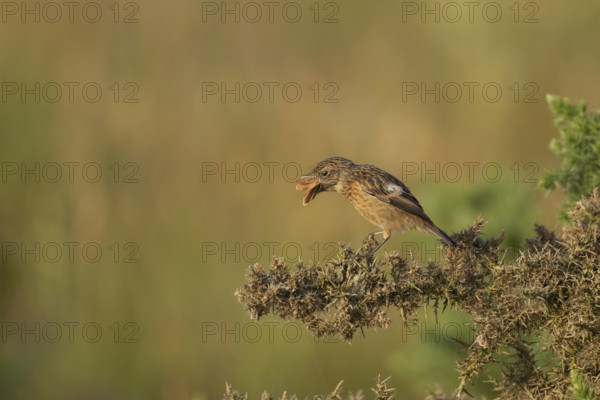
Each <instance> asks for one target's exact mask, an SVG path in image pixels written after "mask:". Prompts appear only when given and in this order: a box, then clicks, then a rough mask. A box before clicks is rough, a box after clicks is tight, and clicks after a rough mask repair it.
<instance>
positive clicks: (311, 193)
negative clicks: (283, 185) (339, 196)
mask: <svg viewBox="0 0 600 400" xmlns="http://www.w3.org/2000/svg"><path fill="white" fill-rule="evenodd" d="M354 165H355V164H354V163H353V162H352V161H350V160H348V159H347V158H342V157H330V158H326V159H325V160H323V161H321V162H319V163H318V164H317V165H315V166H314V167H313V169H311V170H310V172H308V173H307V174H304V175H302V176H301V177H300V178H298V179H297V180H296V189H297V190H308V192H307V193H306V195H305V196H304V198H303V199H302V204H303V205H307V204H308V203H309V202H310V201H311V200H312V199H314V198H315V196H316V195H317V194H319V193H321V192H331V191H338V192H339V191H341V190H342V189H343V187H344V185H345V184H346V182H347V180H348V177H349V176H350V173H351V169H352V167H353V166H354Z"/></svg>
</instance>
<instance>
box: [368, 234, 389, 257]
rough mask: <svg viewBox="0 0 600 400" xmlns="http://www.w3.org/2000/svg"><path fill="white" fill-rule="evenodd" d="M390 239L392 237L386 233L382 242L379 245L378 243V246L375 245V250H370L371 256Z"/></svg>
mask: <svg viewBox="0 0 600 400" xmlns="http://www.w3.org/2000/svg"><path fill="white" fill-rule="evenodd" d="M389 239H390V237H389V236H388V237H385V235H384V237H383V240H382V241H381V242H380V243H379V244H378V245H377V246H376V247H375V248H374V249H373V250H371V251H370V252H369V255H371V256H372V255H373V254H375V252H376V251H377V250H379V248H380V247H381V246H383V245H384V244H385V242H387V241H388V240H389Z"/></svg>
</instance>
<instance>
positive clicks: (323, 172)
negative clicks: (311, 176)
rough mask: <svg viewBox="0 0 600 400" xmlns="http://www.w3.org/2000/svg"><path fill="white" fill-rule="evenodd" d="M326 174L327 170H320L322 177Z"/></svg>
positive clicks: (327, 173)
mask: <svg viewBox="0 0 600 400" xmlns="http://www.w3.org/2000/svg"><path fill="white" fill-rule="evenodd" d="M327 175H329V171H327V170H324V171H321V176H322V177H326V176H327Z"/></svg>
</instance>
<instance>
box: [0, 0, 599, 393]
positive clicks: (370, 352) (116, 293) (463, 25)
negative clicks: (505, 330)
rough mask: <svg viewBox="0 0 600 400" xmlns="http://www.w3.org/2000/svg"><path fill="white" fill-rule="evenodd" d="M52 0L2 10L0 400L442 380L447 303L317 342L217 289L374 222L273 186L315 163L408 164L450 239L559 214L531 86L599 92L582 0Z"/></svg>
mask: <svg viewBox="0 0 600 400" xmlns="http://www.w3.org/2000/svg"><path fill="white" fill-rule="evenodd" d="M53 4H58V5H59V6H58V7H59V8H56V6H48V3H36V2H26V3H20V2H3V4H2V15H1V18H2V22H1V23H0V43H1V46H0V59H1V60H2V62H1V63H0V71H1V77H2V99H1V100H2V101H1V102H0V121H1V123H2V124H1V126H2V128H1V129H2V136H1V139H0V140H1V143H0V157H1V161H2V183H1V184H2V189H1V190H0V219H1V221H2V223H1V224H0V242H1V243H2V265H1V269H0V274H1V276H0V285H1V287H0V316H1V317H0V318H1V322H2V335H1V339H2V343H1V344H0V397H1V398H2V399H31V398H46V399H51V398H56V399H82V398H86V399H124V398H146V399H216V398H220V397H221V396H222V393H223V392H224V389H225V383H226V382H229V383H231V384H232V385H233V386H234V387H235V388H237V389H239V390H242V391H247V392H248V393H249V395H250V396H251V398H257V397H258V396H259V394H260V393H261V391H262V390H263V389H268V390H271V391H273V393H275V394H281V392H283V390H288V392H292V393H297V394H298V395H299V396H300V397H304V396H309V395H312V394H316V393H325V392H328V391H331V390H332V389H333V388H334V387H335V386H336V385H337V383H338V382H339V381H340V380H344V381H345V387H346V388H347V389H349V390H353V391H354V390H358V389H359V388H364V389H366V390H367V391H368V388H369V387H372V386H373V384H374V380H375V378H376V376H377V375H378V374H381V375H382V376H384V377H387V376H390V375H391V376H392V378H391V385H392V386H393V387H396V388H398V389H399V393H401V395H402V396H401V397H402V398H403V399H418V398H422V397H423V395H424V394H425V391H426V390H427V389H435V388H437V387H440V388H443V389H445V390H452V389H454V388H455V387H456V385H457V383H458V382H457V374H456V373H455V371H454V363H455V362H456V361H457V360H459V359H460V351H459V349H458V347H457V346H456V345H455V344H454V343H453V342H452V341H451V340H450V337H457V336H458V337H462V338H463V339H465V338H468V337H469V336H468V335H470V333H469V332H468V330H467V329H466V328H465V327H464V325H462V324H463V323H464V322H465V321H466V320H467V317H466V316H465V315H462V314H460V313H457V312H455V311H452V310H450V311H448V310H447V311H446V312H445V313H444V314H443V315H442V316H441V318H440V324H441V325H440V326H439V327H437V328H436V327H435V325H434V318H433V315H432V313H431V311H429V315H428V318H427V320H425V315H424V314H423V315H421V317H422V319H421V321H423V324H426V325H419V326H417V327H404V326H403V325H402V323H401V318H400V315H399V313H398V312H397V311H396V310H390V314H391V317H392V318H393V324H392V326H391V327H390V328H389V329H387V330H384V331H378V332H374V331H366V332H365V337H364V338H363V337H357V338H356V339H355V341H354V342H353V343H352V344H347V343H343V342H340V341H339V340H337V338H331V339H327V340H318V341H315V340H314V339H313V338H312V337H311V335H310V334H309V332H308V331H306V330H304V329H302V328H300V327H299V326H298V325H295V324H293V323H291V324H290V323H289V321H281V320H279V319H277V318H268V319H266V320H264V321H263V320H261V321H259V322H258V323H254V322H252V321H251V320H250V319H249V317H248V315H247V314H246V313H245V312H244V310H243V308H242V306H241V305H240V304H238V303H237V301H236V299H235V297H234V296H233V293H234V291H235V290H236V288H239V287H241V286H242V285H243V284H244V282H245V271H246V268H247V267H248V265H250V264H252V263H254V262H261V263H263V264H265V263H268V262H269V260H270V258H271V256H272V255H280V256H285V257H286V259H287V260H288V261H290V262H291V263H292V264H293V262H294V261H295V260H297V258H298V257H301V258H302V259H304V260H310V259H315V258H316V259H324V258H326V257H329V256H331V254H332V249H333V243H336V242H338V241H344V242H347V243H352V244H353V245H354V246H356V245H357V244H358V243H360V241H361V240H362V238H363V237H364V236H365V235H366V234H367V233H369V232H372V231H373V230H375V228H374V227H373V226H371V225H370V224H369V223H368V222H366V221H364V220H363V219H362V218H360V217H359V216H358V215H357V214H356V213H355V211H354V210H353V209H352V207H351V205H350V204H348V203H347V202H345V201H344V200H343V199H342V198H341V197H340V196H337V195H332V194H322V195H320V196H319V197H318V198H317V200H316V201H315V202H312V203H311V204H310V205H309V206H307V207H302V205H301V198H302V194H301V193H299V192H296V191H295V190H294V185H293V183H291V181H293V179H294V178H296V177H297V176H298V174H299V168H301V169H303V170H305V169H307V168H309V167H310V166H311V165H312V164H314V163H315V162H317V161H319V160H321V159H322V158H325V157H328V156H334V155H337V156H345V157H347V158H350V159H352V160H354V161H356V162H360V163H371V164H375V165H377V166H379V167H381V168H383V169H385V170H387V171H389V172H391V173H393V174H395V175H397V176H398V177H400V178H402V179H404V181H405V182H406V184H407V185H408V186H409V187H410V188H411V190H412V191H413V193H414V194H415V195H416V196H417V197H418V198H419V199H420V201H421V203H422V205H423V206H424V208H425V210H426V211H427V213H428V214H429V215H430V216H431V217H432V219H433V220H434V221H435V222H436V223H437V224H438V225H439V226H441V227H442V228H443V229H444V230H446V231H447V232H455V231H459V230H461V229H464V228H465V227H466V226H468V225H469V224H470V223H471V222H472V221H473V220H474V219H475V218H476V217H478V216H481V217H483V218H484V219H486V220H488V221H489V224H488V225H487V227H486V229H485V233H486V234H488V235H498V234H499V233H500V232H501V231H505V233H506V243H507V246H515V245H517V244H518V243H519V242H520V241H521V240H522V238H523V237H525V236H527V235H531V234H532V232H533V229H532V227H533V223H534V222H541V223H544V224H547V225H548V226H549V227H550V228H551V229H560V226H561V225H560V223H559V222H558V220H557V218H556V217H557V213H558V210H559V206H560V202H561V200H562V197H561V195H560V194H553V195H551V196H545V194H544V193H543V192H542V191H541V190H539V189H538V188H537V185H536V181H537V178H539V177H540V176H541V174H542V172H543V171H544V170H545V169H546V168H551V167H554V166H555V165H556V164H557V161H558V160H557V159H556V158H555V157H554V156H553V155H552V154H551V152H550V151H549V150H548V143H549V141H550V139H551V138H552V137H554V136H555V135H556V131H555V129H554V128H553V126H552V116H551V114H550V112H549V110H548V108H547V105H546V102H545V94H546V93H554V94H558V95H562V96H567V97H570V98H571V99H574V100H576V99H583V100H585V101H587V102H588V103H589V104H590V106H592V107H595V106H596V105H597V104H598V102H599V100H600V93H599V92H598V86H597V85H598V80H597V78H598V65H599V63H600V52H599V51H598V50H599V49H598V46H599V44H598V40H597V39H598V38H597V33H598V26H597V23H598V20H599V18H600V4H599V3H598V2H594V1H579V2H571V3H567V2H564V1H558V0H549V1H544V2H516V3H513V2H506V3H504V2H499V3H487V2H483V3H476V5H475V8H474V9H472V14H471V15H470V14H469V8H468V7H467V6H465V5H464V4H463V3H460V2H459V3H449V2H425V3H421V2H401V1H400V2H399V1H380V2H376V3H373V4H371V3H366V2H365V3H362V4H361V3H358V2H356V3H351V2H349V1H339V2H316V3H315V2H313V1H310V2H309V1H306V2H304V1H299V2H292V3H287V2H282V3H279V2H274V3H262V2H258V3H248V2H243V3H236V2H226V3H221V2H201V1H174V2H122V3H109V2H106V3H104V2H99V3H87V2H83V3H77V4H79V5H78V6H74V9H73V10H72V11H73V12H72V14H70V13H69V8H68V7H67V6H65V5H64V4H63V3H53ZM61 4H62V5H61ZM269 4H271V5H269ZM490 4H491V5H490ZM457 6H458V8H457ZM36 7H37V8H36ZM52 7H54V8H52ZM498 9H499V10H500V11H501V14H497V11H498ZM28 10H29V11H28ZM98 10H100V11H101V14H97V11H98ZM227 10H231V12H228V11H227ZM257 10H260V11H261V12H262V14H261V15H258V14H256V12H257ZM270 10H272V14H270ZM298 10H300V11H301V13H302V14H301V15H300V14H297V11H298ZM427 10H430V12H429V13H427V12H425V11H427ZM457 11H460V12H461V13H462V14H457ZM57 12H61V14H60V15H59V14H57ZM423 12H425V13H424V14H423ZM36 19H39V21H37V20H36ZM236 19H239V22H237V21H236ZM296 20H297V21H296ZM94 21H95V22H94ZM252 21H254V22H252ZM294 21H296V22H294ZM494 21H495V22H494ZM269 82H270V83H269ZM436 82H437V83H439V90H437V91H436ZM236 83H238V84H239V90H236ZM222 84H224V85H225V87H224V89H226V90H230V92H226V93H225V94H224V93H223V92H222V91H221V89H222V87H221V85H222ZM422 84H423V85H425V86H424V87H422ZM36 85H39V86H36ZM469 85H470V86H469ZM269 87H272V88H273V92H272V97H270V93H269V89H268V88H269ZM284 87H285V91H283V88H284ZM457 87H458V88H461V90H462V93H460V94H459V93H458V92H456V88H457ZM469 87H473V88H474V91H473V92H472V96H473V97H470V93H469V89H468V88H469ZM484 87H485V88H486V91H485V92H482V90H483V88H484ZM57 88H58V89H57ZM68 88H73V92H72V93H70V92H69V89H68ZM98 88H99V89H100V90H101V95H100V96H98V95H97V91H98ZM257 88H260V89H261V90H262V93H260V96H259V93H258V92H257V91H256V90H257ZM298 88H300V90H301V92H302V93H301V95H300V96H298V98H296V92H295V91H296V90H297V89H298ZM415 88H417V93H416V94H415V93H414V89H415ZM497 88H500V89H501V91H502V92H501V94H500V95H498V92H495V90H497ZM421 89H426V90H429V92H425V93H423V91H422V90H421ZM58 90H60V92H59V91H58ZM215 90H217V92H216V93H214V92H215ZM411 90H412V91H411ZM436 92H437V93H436ZM57 93H61V96H58V95H57ZM70 95H72V96H70ZM436 95H439V101H438V99H436ZM236 96H238V97H239V99H236ZM38 98H39V99H38ZM38 100H39V101H38ZM238 100H239V101H238ZM296 100H297V101H296ZM332 101H333V102H332ZM36 163H37V164H36ZM73 163H75V164H73ZM76 163H79V164H76ZM57 166H58V167H57ZM69 166H71V167H69ZM457 166H458V168H457ZM470 166H472V167H470ZM69 168H72V170H70V169H69ZM415 168H416V169H415ZM471 168H472V169H471ZM28 171H29V172H28ZM36 171H37V172H36ZM57 171H59V172H60V173H61V174H62V175H61V176H60V177H59V176H58V175H57ZM70 171H72V172H73V175H72V177H71V176H69V172H70ZM98 171H99V172H100V173H101V174H102V175H101V176H100V177H97V178H96V175H97V173H98ZM428 171H429V172H428ZM457 171H458V172H457ZM470 171H473V173H472V174H470V173H469V172H470ZM496 171H499V172H500V176H498V177H497V173H496ZM457 173H458V175H457ZM37 181H39V182H37ZM92 181H95V182H92ZM436 243H437V242H436V240H435V239H434V238H432V237H429V236H427V235H423V234H418V233H414V234H413V233H409V234H404V235H396V236H394V237H393V238H392V240H390V242H389V243H388V244H386V246H385V247H384V249H385V250H387V251H392V250H400V251H402V252H403V253H404V254H407V255H410V254H412V256H414V257H415V258H416V259H418V260H422V261H426V260H427V259H431V258H436V257H439V249H438V248H437V244H436ZM69 249H73V253H72V254H70V253H69V251H68V250H69ZM98 249H100V250H101V251H102V254H101V255H99V254H96V253H95V252H97V251H98ZM411 250H412V253H411ZM381 254H383V252H382V253H381ZM457 327H462V328H460V329H458V328H457ZM490 372H491V373H494V371H490ZM470 391H471V393H474V394H485V395H487V396H488V397H489V396H491V393H490V391H489V387H488V386H486V384H485V383H480V384H477V386H476V387H475V388H470ZM367 395H368V393H367Z"/></svg>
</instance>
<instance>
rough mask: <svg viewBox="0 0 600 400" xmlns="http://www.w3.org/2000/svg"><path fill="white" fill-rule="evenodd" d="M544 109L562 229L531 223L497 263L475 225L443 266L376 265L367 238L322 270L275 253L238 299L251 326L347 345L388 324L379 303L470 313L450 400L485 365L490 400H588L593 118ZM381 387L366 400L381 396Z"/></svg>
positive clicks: (593, 288) (598, 202) (404, 311)
mask: <svg viewBox="0 0 600 400" xmlns="http://www.w3.org/2000/svg"><path fill="white" fill-rule="evenodd" d="M549 103H550V106H551V108H552V110H553V112H554V113H555V115H556V119H557V127H558V128H559V131H560V132H561V139H560V140H559V141H558V142H557V143H559V144H554V145H553V148H555V149H559V152H558V154H559V155H561V156H562V157H564V158H567V160H565V159H564V158H563V163H562V164H561V167H560V168H559V170H558V171H557V172H554V173H550V175H549V176H550V178H548V177H547V178H546V180H545V182H546V183H544V185H546V187H548V188H550V189H552V188H554V187H561V188H563V189H564V190H565V191H566V192H567V196H568V199H569V202H571V200H572V199H575V198H578V199H579V200H578V201H577V202H574V203H570V204H571V207H569V208H568V211H566V212H565V215H566V216H567V218H568V220H569V224H568V225H567V226H565V227H564V228H563V230H562V232H560V233H553V232H551V231H549V230H548V229H546V228H545V227H543V226H541V225H536V226H535V232H536V235H535V237H533V238H530V239H526V240H525V243H524V244H523V248H522V250H521V252H520V255H519V256H518V257H517V258H516V259H514V260H512V261H510V262H508V261H505V260H504V254H505V250H503V248H502V247H501V243H502V237H498V238H483V237H482V236H481V230H482V228H483V226H484V225H485V222H484V221H483V220H481V219H477V220H476V221H475V222H474V223H473V224H472V225H471V226H470V227H468V228H467V229H465V230H464V231H462V232H459V233H455V234H453V235H451V236H452V237H453V239H454V240H455V241H456V242H457V244H458V246H457V248H455V249H451V248H446V249H445V252H444V260H443V261H442V262H440V263H437V262H429V263H428V264H426V265H423V264H420V263H419V262H417V261H416V260H411V261H408V260H406V259H404V258H402V257H401V256H400V255H398V254H397V253H392V254H391V255H386V256H383V257H382V258H381V259H380V260H378V261H376V260H374V259H373V258H372V257H371V256H370V251H371V249H373V248H374V246H375V245H376V242H375V240H374V239H373V238H372V237H368V238H367V239H366V240H365V241H364V243H363V244H362V247H361V248H360V249H359V251H358V252H355V251H354V250H353V249H352V248H350V247H349V246H346V245H344V244H340V245H339V254H338V256H337V257H336V258H335V259H333V260H330V261H328V262H325V263H316V264H311V265H307V264H305V263H304V262H302V261H300V262H298V263H297V264H296V265H295V266H294V267H290V266H289V265H286V264H285V262H284V261H283V259H281V258H274V259H273V260H272V263H271V266H270V268H268V269H265V268H263V267H262V266H261V265H258V264H256V265H253V266H251V267H250V268H249V270H248V282H247V284H246V285H245V286H244V288H242V289H240V290H238V291H237V292H236V296H237V298H238V300H239V301H240V302H241V303H242V304H243V305H244V307H245V308H246V310H247V311H248V313H249V314H250V316H251V317H252V318H253V319H256V320H258V319H260V318H261V317H262V316H264V315H266V314H275V315H278V316H279V317H281V318H283V319H289V320H295V321H298V322H300V323H301V324H303V325H304V326H305V327H306V329H308V330H310V331H311V332H312V333H313V334H314V335H316V336H325V335H340V336H341V337H343V338H344V339H345V340H347V341H351V340H352V339H353V337H354V335H355V334H356V333H357V332H359V331H364V330H365V329H369V328H384V327H387V326H388V325H389V324H390V322H391V320H390V318H389V317H388V312H389V310H390V308H392V309H393V310H394V311H396V310H399V311H400V314H401V315H402V318H403V319H404V320H405V321H414V320H415V319H416V318H417V310H418V309H419V308H420V307H423V306H427V305H430V304H433V309H434V310H435V312H436V315H437V311H438V309H439V308H440V307H444V308H445V307H446V306H450V307H455V308H457V309H459V310H462V311H464V312H466V313H468V314H469V315H470V316H471V322H470V326H471V328H472V329H473V331H474V340H473V341H472V342H471V343H460V344H461V345H462V347H463V349H464V357H463V359H462V360H461V361H459V362H458V364H457V369H458V371H459V373H460V381H459V382H457V390H456V392H455V393H454V396H455V397H460V396H461V395H462V394H463V393H465V392H466V387H467V386H468V385H469V384H470V383H471V382H472V381H473V379H474V378H475V377H476V376H477V375H479V374H482V373H485V370H486V367H487V366H490V365H492V364H499V365H500V366H501V367H502V368H501V369H502V376H501V378H500V379H495V380H493V379H492V380H491V381H492V384H493V386H494V389H495V391H496V392H497V398H498V399H516V398H518V399H520V398H531V399H598V396H599V394H600V271H599V269H600V267H599V266H600V190H599V189H598V188H593V186H594V185H595V184H598V183H600V178H599V177H600V144H599V141H598V139H597V138H598V135H599V134H600V124H599V118H600V117H599V116H598V113H596V114H593V115H591V116H588V115H586V113H585V106H584V105H582V104H579V105H572V104H570V103H568V101H566V100H564V99H559V98H555V97H549ZM579 153H581V156H580V157H578V154H579ZM594 157H595V158H594ZM592 159H593V160H592ZM581 160H588V161H589V162H590V163H591V164H588V163H585V162H582V161H581ZM590 165H591V166H590ZM571 173H572V174H574V175H573V176H572V177H571V176H570V175H569V174H571ZM582 195H583V196H582ZM396 312H397V311H396ZM542 356H544V357H542ZM542 358H543V359H544V360H546V361H545V362H544V363H542V362H541V361H540V359H542ZM547 360H551V361H550V362H548V361H547ZM385 382H386V381H383V383H384V384H385ZM381 383H382V381H381V380H380V379H379V380H378V381H377V384H378V385H379V384H381ZM378 387H379V386H378ZM385 389H386V390H387V387H385ZM339 390H340V388H339V386H338V388H336V392H339ZM386 390H384V391H381V390H380V391H379V392H375V393H376V396H377V397H375V398H377V399H380V398H381V399H387V398H391V397H385V396H392V395H393V394H392V392H391V390H387V391H386ZM228 393H231V392H230V391H229V389H228ZM386 393H387V394H386ZM467 393H468V392H467ZM337 394H339V395H340V396H341V394H340V393H337ZM267 395H268V394H267ZM227 396H228V395H227V394H226V396H225V398H226V399H235V398H241V397H231V396H229V397H227ZM286 396H287V395H286ZM349 396H352V395H348V397H345V398H352V397H349ZM266 398H270V397H266ZM282 398H283V397H282ZM286 398H287V397H286ZM315 398H323V397H315ZM326 398H327V397H326ZM333 398H335V397H333ZM340 398H342V397H340ZM428 398H430V399H444V398H449V396H447V395H445V394H443V393H435V394H430V395H429V397H428Z"/></svg>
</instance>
